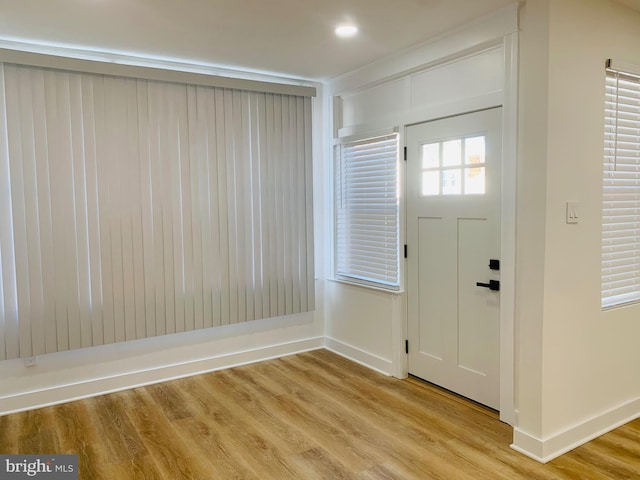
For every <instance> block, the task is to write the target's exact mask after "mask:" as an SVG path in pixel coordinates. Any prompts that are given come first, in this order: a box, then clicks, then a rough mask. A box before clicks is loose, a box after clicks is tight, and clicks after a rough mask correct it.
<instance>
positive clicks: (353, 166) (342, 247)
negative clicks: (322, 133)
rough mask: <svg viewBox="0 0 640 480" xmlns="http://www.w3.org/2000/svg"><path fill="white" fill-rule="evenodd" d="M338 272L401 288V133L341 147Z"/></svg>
mask: <svg viewBox="0 0 640 480" xmlns="http://www.w3.org/2000/svg"><path fill="white" fill-rule="evenodd" d="M335 158H336V165H335V210H336V211H335V235H336V242H335V273H336V277H337V278H338V279H343V280H347V281H354V282H359V283H364V284H368V285H373V286H377V287H381V288H387V289H391V290H398V288H399V285H400V281H399V245H398V242H399V218H398V217H399V201H398V134H396V133H394V134H390V135H385V136H380V137H375V138H369V139H363V140H359V141H354V142H345V143H342V144H340V145H338V146H336V155H335Z"/></svg>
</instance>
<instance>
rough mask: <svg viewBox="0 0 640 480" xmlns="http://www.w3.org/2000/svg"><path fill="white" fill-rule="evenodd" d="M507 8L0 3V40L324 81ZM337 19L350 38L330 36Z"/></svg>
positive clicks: (332, 2) (278, 0)
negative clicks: (352, 26)
mask: <svg viewBox="0 0 640 480" xmlns="http://www.w3.org/2000/svg"><path fill="white" fill-rule="evenodd" d="M622 1H627V0H622ZM631 1H635V0H631ZM513 2H514V0H28V1H27V0H0V38H1V39H4V40H13V41H27V42H35V43H45V44H54V45H60V44H61V45H64V46H70V47H76V48H78V47H81V48H86V49H98V50H102V51H108V52H114V53H126V54H129V55H138V56H151V57H160V58H163V59H171V60H181V61H190V62H198V63H205V64H210V65H215V66H226V67H230V68H234V69H243V70H251V71H260V72H270V73H277V74H284V75H287V76H293V77H298V78H307V79H327V78H331V77H334V76H336V75H339V74H342V73H345V72H347V71H350V70H353V69H356V68H358V67H360V66H363V65H366V64H368V63H371V62H372V61H375V60H376V59H379V58H382V57H385V56H388V55H390V54H392V53H393V52H396V51H398V50H401V49H404V48H407V47H409V46H412V45H414V44H418V43H421V42H424V41H426V40H428V39H429V38H432V37H434V36H437V35H438V34H441V33H443V32H445V31H447V30H450V29H452V28H456V27H459V26H461V25H464V24H466V23H468V22H471V21H473V20H474V19H475V18H477V17H479V16H482V15H485V14H487V13H491V12H493V11H495V10H497V9H499V8H501V7H503V6H505V5H508V4H510V3H513ZM346 20H351V21H354V22H355V23H357V24H358V26H359V27H360V32H361V33H360V35H359V36H358V37H356V38H353V39H349V40H345V39H338V38H336V37H335V36H334V34H333V28H334V26H335V25H336V24H337V23H340V22H344V21H346Z"/></svg>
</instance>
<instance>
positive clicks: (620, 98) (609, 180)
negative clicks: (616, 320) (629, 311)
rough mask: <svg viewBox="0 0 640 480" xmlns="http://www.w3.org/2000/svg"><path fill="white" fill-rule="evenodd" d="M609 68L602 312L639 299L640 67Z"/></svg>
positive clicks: (607, 76) (607, 83)
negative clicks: (628, 68) (604, 309)
mask: <svg viewBox="0 0 640 480" xmlns="http://www.w3.org/2000/svg"><path fill="white" fill-rule="evenodd" d="M607 67H608V68H607V73H606V106H605V145H604V175H603V178H604V182H603V213H602V307H603V308H607V307H614V306H619V305H624V304H629V303H632V302H638V301H640V67H638V68H637V69H634V71H627V69H626V68H623V69H620V68H616V67H614V66H613V65H612V63H611V61H609V62H608V63H607Z"/></svg>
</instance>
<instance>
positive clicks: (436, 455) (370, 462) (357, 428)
mask: <svg viewBox="0 0 640 480" xmlns="http://www.w3.org/2000/svg"><path fill="white" fill-rule="evenodd" d="M510 442H511V428H510V427H509V426H507V425H505V424H502V423H500V422H499V421H498V419H497V415H496V413H495V412H493V411H490V410H487V409H485V408H483V407H480V406H478V405H475V404H473V403H471V402H469V401H467V400H464V399H462V398H459V397H457V396H455V395H452V394H451V393H448V392H446V391H442V390H440V389H438V388H435V387H433V386H431V385H429V384H426V383H424V382H421V381H419V380H416V379H408V380H397V379H393V378H388V377H385V376H383V375H379V374H377V373H375V372H372V371H370V370H368V369H366V368H364V367H361V366H360V365H357V364H355V363H352V362H350V361H348V360H345V359H343V358H342V357H339V356H337V355H335V354H332V353H330V352H328V351H326V350H317V351H313V352H308V353H303V354H299V355H294V356H291V357H286V358H282V359H278V360H271V361H268V362H263V363H259V364H254V365H248V366H243V367H237V368H233V369H229V370H224V371H219V372H214V373H209V374H204V375H198V376H194V377H190V378H185V379H180V380H175V381H171V382H167V383H162V384H158V385H152V386H147V387H142V388H136V389H132V390H127V391H123V392H119V393H114V394H110V395H104V396H100V397H96V398H91V399H87V400H81V401H76V402H72V403H67V404H64V405H59V406H54V407H48V408H43V409H40V410H34V411H30V412H24V413H19V414H13V415H8V416H4V417H0V453H3V454H9V453H23V454H28V453H57V454H61V453H77V454H78V455H79V462H80V465H79V469H80V478H81V479H83V480H85V479H105V480H106V479H109V480H125V479H134V478H135V479H137V478H141V479H147V478H148V479H167V480H179V479H187V478H189V479H190V478H194V479H212V480H213V479H215V480H218V479H231V478H233V479H262V480H264V479H278V480H279V479H323V480H324V479H329V480H331V479H343V478H349V479H360V480H365V479H368V480H374V479H402V480H404V479H445V480H458V479H460V480H464V479H473V480H479V479H488V480H496V479H520V478H522V479H580V480H592V479H593V480H598V479H637V478H640V420H637V421H635V422H632V423H629V424H627V425H625V426H623V427H621V428H619V429H617V430H616V431H614V432H611V433H609V434H607V435H604V436H602V437H600V438H598V439H597V440H594V441H593V442H590V443H589V444H587V445H584V446H582V447H580V448H578V449H576V450H574V451H573V452H570V453H568V454H566V455H564V456H562V457H560V458H558V459H556V460H554V461H552V462H550V463H549V464H547V465H541V464H538V463H537V462H535V461H533V460H531V459H529V458H527V457H525V456H523V455H520V454H518V453H517V452H515V451H513V450H511V449H510V448H509V444H510Z"/></svg>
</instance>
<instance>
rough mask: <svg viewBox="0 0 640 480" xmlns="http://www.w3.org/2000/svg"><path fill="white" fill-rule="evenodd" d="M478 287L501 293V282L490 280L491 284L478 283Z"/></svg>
mask: <svg viewBox="0 0 640 480" xmlns="http://www.w3.org/2000/svg"><path fill="white" fill-rule="evenodd" d="M476 287H485V288H488V289H489V290H494V291H496V292H499V291H500V282H499V281H498V280H489V283H482V282H477V283H476Z"/></svg>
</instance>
